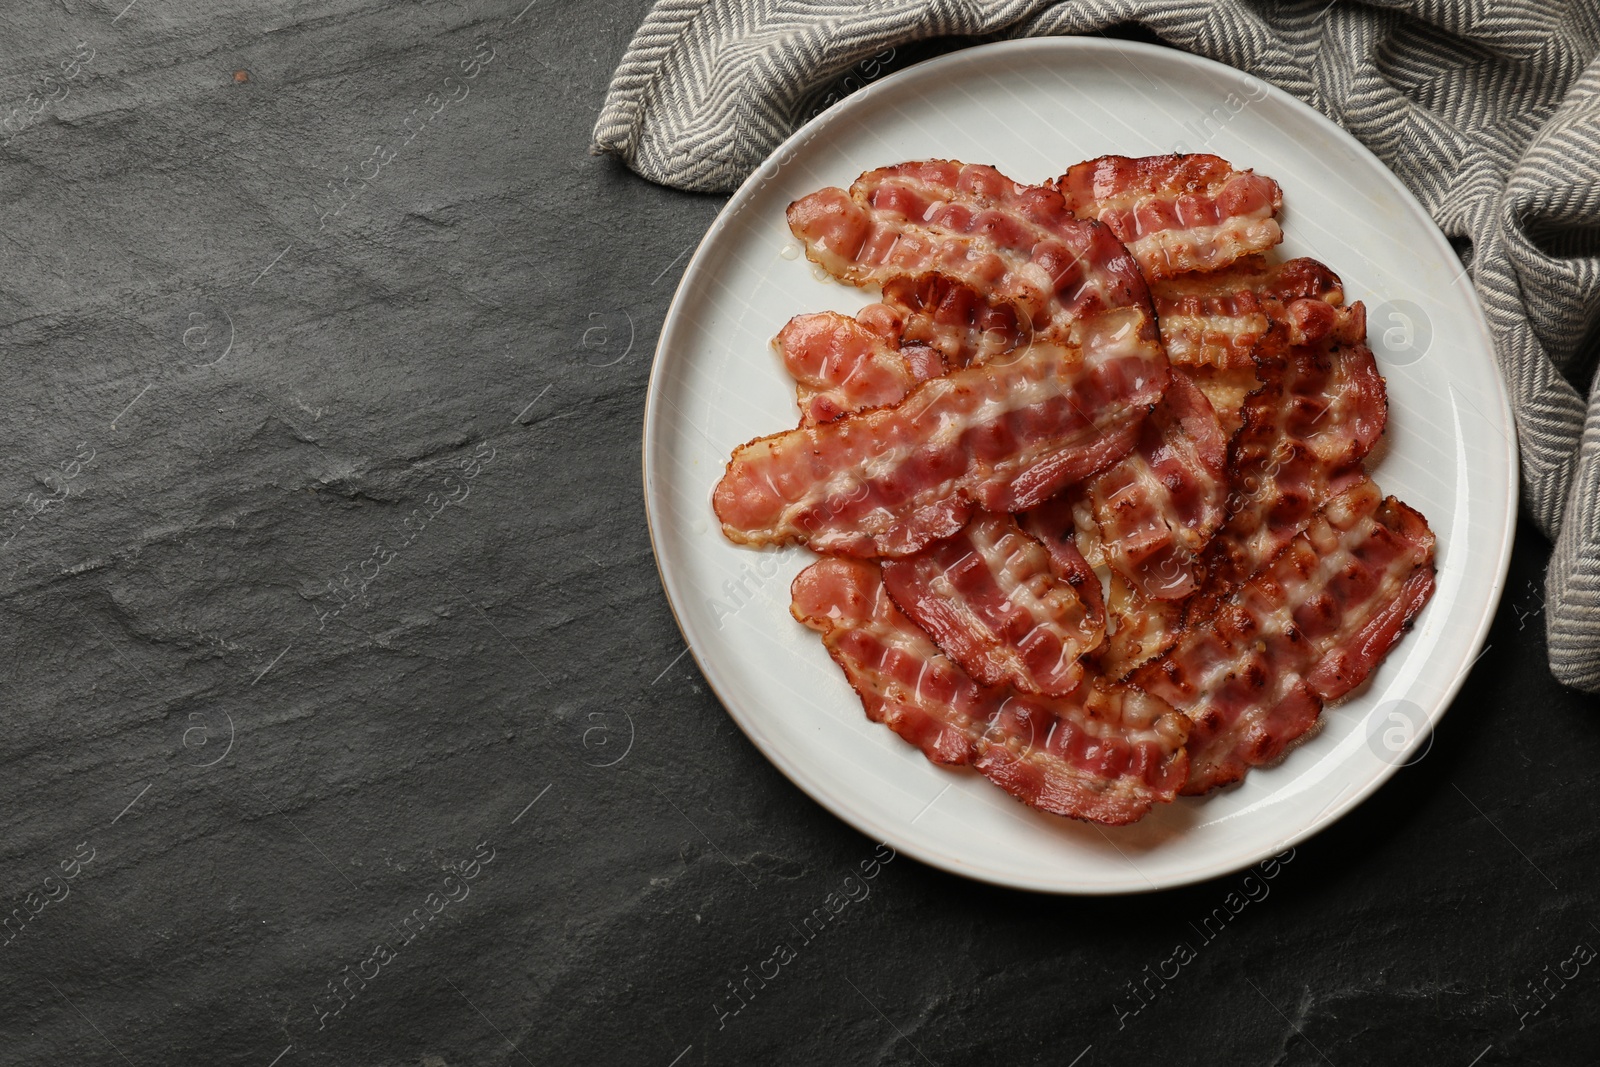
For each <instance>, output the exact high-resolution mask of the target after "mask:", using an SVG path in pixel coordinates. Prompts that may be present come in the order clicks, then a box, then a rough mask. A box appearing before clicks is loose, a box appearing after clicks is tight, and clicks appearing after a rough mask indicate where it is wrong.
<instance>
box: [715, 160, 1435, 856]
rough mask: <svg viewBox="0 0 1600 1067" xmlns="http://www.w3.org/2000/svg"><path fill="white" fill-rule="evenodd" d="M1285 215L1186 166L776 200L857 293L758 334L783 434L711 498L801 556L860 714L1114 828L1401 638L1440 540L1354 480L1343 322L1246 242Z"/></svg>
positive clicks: (963, 176) (1262, 756)
mask: <svg viewBox="0 0 1600 1067" xmlns="http://www.w3.org/2000/svg"><path fill="white" fill-rule="evenodd" d="M1282 203H1283V194H1282V191H1281V190H1280V189H1279V187H1278V185H1277V183H1276V182H1274V181H1272V180H1271V179H1270V178H1267V177H1264V176H1262V175H1258V174H1255V173H1253V172H1252V171H1248V170H1240V169H1237V168H1235V167H1234V166H1233V165H1231V164H1230V163H1228V162H1227V161H1226V160H1223V159H1219V158H1218V157H1216V156H1209V155H1185V156H1155V157H1148V158H1143V159H1130V158H1125V157H1120V156H1106V157H1102V158H1100V159H1096V160H1091V161H1089V162H1087V163H1080V164H1078V165H1076V166H1074V167H1071V168H1070V169H1069V170H1068V171H1067V172H1066V173H1065V174H1063V175H1062V176H1061V177H1060V178H1058V179H1056V180H1055V181H1053V182H1050V183H1047V184H1043V185H1024V184H1021V183H1018V182H1016V181H1013V180H1012V179H1010V178H1008V177H1006V176H1005V175H1003V174H1001V173H1000V172H999V171H997V170H995V169H994V168H993V167H987V166H977V165H971V164H964V163H958V162H954V161H950V160H925V161H916V162H909V163H901V164H897V165H895V166H891V167H884V168H880V169H878V170H873V171H868V172H867V173H865V174H863V175H862V176H861V177H860V178H859V179H857V180H856V182H855V183H854V184H853V185H852V186H851V187H850V188H849V189H847V190H846V189H837V188H828V189H821V190H818V191H817V192H815V193H812V194H810V195H809V196H805V197H802V198H801V199H800V200H797V201H795V203H793V204H791V205H790V206H789V210H788V221H789V227H790V230H791V231H792V232H793V233H794V235H795V237H796V238H798V239H799V240H800V241H801V243H802V244H803V245H804V246H805V249H806V254H807V255H808V257H809V258H810V259H811V260H812V261H813V262H815V263H817V264H819V265H820V266H821V267H823V268H824V269H825V270H826V271H828V272H829V273H830V274H832V275H833V276H834V277H835V278H837V279H839V280H840V281H842V282H845V283H848V284H851V285H855V286H860V287H862V288H875V289H877V290H878V294H879V300H878V302H877V303H873V304H869V305H867V306H866V307H864V308H863V309H862V310H861V311H860V312H858V313H857V314H856V315H854V316H848V315H841V314H838V313H836V312H820V313H803V314H799V315H797V316H796V317H795V318H793V319H791V320H790V322H789V323H788V324H787V325H786V326H784V327H783V329H782V331H781V332H780V333H779V334H778V336H777V338H776V339H775V340H774V348H775V350H776V352H777V354H778V356H779V360H780V362H781V364H782V366H783V367H784V369H785V370H787V371H788V373H789V374H790V376H791V377H792V378H793V379H794V381H795V396H796V402H797V406H798V409H799V417H798V419H797V422H798V425H797V426H796V427H795V428H794V429H788V430H783V429H780V430H779V431H778V432H776V433H773V434H771V435H769V436H766V437H761V438H757V439H756V440H754V441H751V442H750V443H748V444H746V445H742V446H740V447H739V448H738V449H736V450H735V451H734V454H733V457H732V459H731V460H730V461H729V463H728V466H727V470H726V472H725V473H724V475H723V477H722V479H721V481H720V482H719V483H718V484H717V487H716V489H715V491H714V493H713V495H712V505H713V508H714V510H715V511H716V514H717V517H718V519H719V520H720V521H721V523H722V529H723V533H724V534H725V535H726V536H727V537H728V538H729V539H731V540H733V541H735V542H738V543H740V544H745V545H750V546H752V547H761V546H765V545H777V544H790V543H798V544H804V545H806V546H807V547H809V548H811V549H813V550H814V551H816V552H818V553H821V554H822V556H823V558H822V559H821V560H819V561H818V562H816V563H814V564H812V565H811V566H809V567H807V568H806V569H805V570H804V571H802V572H801V574H800V575H799V577H797V578H796V579H795V581H794V585H793V588H792V590H791V593H792V597H793V605H792V608H791V611H792V613H793V615H794V617H795V618H796V619H797V620H799V621H800V622H801V623H803V624H804V625H806V626H808V627H810V628H811V629H813V630H815V631H817V632H818V633H819V634H821V635H822V640H823V643H824V645H825V646H826V647H827V650H828V653H829V655H830V656H832V658H833V659H834V661H835V662H836V663H838V665H839V667H840V668H841V669H842V670H843V672H844V674H845V678H846V679H847V681H848V682H849V684H850V686H851V687H852V688H853V689H854V690H855V691H856V693H857V694H858V695H859V696H860V698H861V701H862V705H863V707H864V708H865V709H866V713H867V716H868V718H870V719H872V720H873V721H874V722H881V723H883V724H885V725H887V726H888V727H889V728H890V729H892V730H893V731H894V732H895V733H897V734H899V735H900V736H901V737H902V738H904V739H905V740H906V741H908V742H910V743H911V744H913V745H916V746H917V747H918V748H919V749H920V750H921V751H922V752H923V754H924V755H926V756H927V758H928V759H929V760H931V761H933V762H935V763H939V764H949V765H960V766H969V767H971V768H973V769H975V770H976V771H977V772H978V773H979V774H981V775H983V776H984V777H986V778H988V779H989V780H990V781H992V782H994V783H995V784H996V785H998V786H999V787H1000V788H1002V789H1004V790H1005V791H1006V792H1008V793H1010V794H1011V795H1012V796H1014V797H1016V798H1017V799H1019V800H1021V801H1023V802H1024V803H1026V804H1029V805H1031V806H1032V807H1034V808H1037V809H1039V810H1041V811H1045V812H1049V813H1052V814H1055V815H1064V816H1069V817H1072V818H1076V819H1084V820H1088V821H1091V822H1098V823H1105V824H1113V825H1120V824H1124V823H1129V822H1133V821H1135V820H1137V819H1139V818H1142V817H1143V816H1144V815H1145V814H1146V813H1148V812H1149V811H1150V810H1151V808H1152V807H1154V806H1155V805H1156V804H1159V803H1165V802H1169V801H1171V800H1172V799H1173V798H1174V797H1175V796H1177V795H1178V794H1179V793H1185V794H1198V793H1204V792H1207V791H1208V790H1211V789H1214V788H1216V787H1218V786H1221V785H1224V784H1227V783H1229V782H1233V781H1237V780H1238V779H1239V778H1241V777H1243V776H1244V774H1245V773H1246V772H1247V771H1248V770H1249V768H1250V767H1252V766H1258V765H1260V764H1263V763H1267V762H1270V761H1273V760H1276V759H1279V758H1282V757H1283V755H1284V753H1285V752H1286V751H1287V750H1288V749H1289V748H1290V747H1291V746H1292V745H1293V744H1294V743H1295V742H1296V741H1297V740H1299V739H1300V738H1301V737H1303V736H1304V735H1306V734H1307V733H1308V732H1309V731H1311V730H1312V729H1313V728H1314V727H1315V726H1316V724H1317V722H1318V719H1319V717H1320V715H1321V714H1322V711H1323V708H1324V705H1325V704H1327V703H1329V702H1332V701H1336V700H1338V699H1340V698H1341V697H1343V696H1345V695H1346V694H1348V693H1349V692H1350V691H1351V690H1352V689H1353V688H1355V687H1356V686H1358V685H1359V684H1361V682H1362V681H1364V680H1365V679H1366V678H1367V677H1368V676H1369V675H1370V674H1371V673H1372V671H1373V670H1374V669H1376V667H1377V666H1378V664H1379V663H1380V662H1381V661H1382V660H1383V658H1384V657H1385V656H1386V655H1387V653H1388V652H1389V650H1390V649H1391V648H1393V647H1394V645H1395V644H1396V643H1398V642H1399V641H1400V639H1401V638H1402V637H1403V636H1404V634H1405V632H1406V630H1407V629H1408V628H1409V627H1410V625H1411V623H1412V621H1413V620H1414V619H1415V618H1416V616H1417V613H1418V612H1420V611H1421V610H1422V608H1423V606H1424V605H1425V604H1426V603H1427V601H1428V599H1429V597H1430V596H1431V595H1432V593H1433V581H1434V580H1433V575H1434V565H1433V559H1434V537H1433V534H1432V532H1431V531H1430V530H1429V529H1428V525H1427V522H1426V520H1424V519H1423V517H1422V516H1421V515H1419V514H1417V512H1415V511H1414V510H1412V509H1411V508H1409V507H1407V506H1406V505H1405V504H1403V503H1401V502H1400V501H1398V500H1396V499H1394V498H1393V497H1384V496H1383V494H1382V493H1381V491H1380V490H1379V489H1378V488H1377V486H1376V485H1375V484H1374V483H1373V482H1372V481H1371V479H1370V478H1369V477H1368V475H1367V473H1366V472H1365V470H1364V469H1363V467H1362V463H1363V460H1364V459H1365V458H1366V456H1367V455H1368V454H1369V453H1370V452H1371V451H1372V449H1373V447H1374V446H1375V444H1376V443H1377V441H1378V439H1379V437H1380V436H1381V435H1382V433H1383V431H1384V428H1385V426H1386V423H1387V419H1388V400H1387V396H1386V394H1385V390H1384V382H1383V377H1382V376H1381V375H1380V374H1379V373H1378V368H1377V365H1376V363H1375V362H1374V360H1373V357H1372V353H1371V351H1370V350H1369V349H1368V348H1367V346H1366V343H1365V340H1366V316H1365V310H1364V309H1363V307H1362V305H1361V304H1360V303H1356V304H1350V305H1346V304H1345V301H1344V286H1343V283H1342V282H1341V281H1340V279H1339V277H1338V275H1337V274H1335V273H1334V272H1333V271H1332V270H1330V269H1329V268H1328V267H1326V266H1324V265H1323V264H1321V263H1318V262H1317V261H1315V260H1312V259H1293V260H1288V261H1279V260H1274V259H1272V258H1271V252H1272V249H1273V248H1274V246H1276V245H1277V244H1278V243H1279V242H1280V241H1281V240H1282V238H1283V234H1282V230H1281V229H1280V228H1279V224H1278V219H1277V216H1278V211H1279V209H1280V208H1281V206H1282Z"/></svg>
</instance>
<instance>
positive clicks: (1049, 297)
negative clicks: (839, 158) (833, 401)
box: [788, 160, 1153, 343]
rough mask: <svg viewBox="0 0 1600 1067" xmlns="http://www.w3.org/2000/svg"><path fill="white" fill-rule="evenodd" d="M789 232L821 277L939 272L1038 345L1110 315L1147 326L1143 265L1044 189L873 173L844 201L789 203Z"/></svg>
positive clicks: (972, 169)
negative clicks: (1014, 315)
mask: <svg viewBox="0 0 1600 1067" xmlns="http://www.w3.org/2000/svg"><path fill="white" fill-rule="evenodd" d="M788 218H789V229H790V230H791V231H792V232H793V233H794V235H795V237H796V238H798V239H799V240H800V241H801V243H803V244H804V245H805V246H806V254H807V255H808V256H809V257H810V258H811V259H812V260H813V261H814V262H816V263H818V264H820V265H821V266H822V267H823V269H825V270H827V271H828V272H829V273H831V274H832V275H834V276H835V277H836V278H839V279H841V280H843V281H847V282H850V283H851V284H854V285H862V286H867V285H878V286H884V285H888V284H890V283H892V282H895V281H899V280H904V279H909V278H920V277H922V276H925V275H929V274H942V275H945V276H947V277H949V278H951V279H953V280H954V281H956V282H958V283H960V284H962V285H965V286H968V287H970V288H971V289H973V290H974V291H975V292H977V293H979V294H981V295H982V296H984V297H985V298H987V299H989V300H990V301H991V302H993V303H995V304H1010V305H1013V306H1015V307H1016V308H1017V309H1018V311H1019V312H1021V315H1022V321H1024V322H1026V323H1028V324H1029V325H1030V326H1031V328H1032V329H1033V330H1034V332H1035V333H1036V334H1037V335H1038V336H1039V337H1041V338H1043V339H1044V340H1048V341H1056V342H1066V343H1076V342H1077V341H1078V334H1077V332H1076V331H1075V330H1074V329H1073V325H1074V323H1076V322H1077V321H1078V320H1080V319H1083V318H1085V317H1089V316H1093V315H1097V314H1099V313H1101V312H1104V311H1107V310H1111V309H1117V308H1138V309H1139V310H1140V311H1141V312H1142V313H1143V314H1144V315H1145V316H1147V317H1150V318H1152V319H1153V312H1152V311H1151V310H1150V297H1149V289H1148V287H1147V286H1146V284H1145V280H1144V276H1143V275H1141V274H1140V273H1139V266H1138V264H1137V263H1135V262H1134V260H1133V258H1132V257H1131V256H1129V254H1128V251H1127V250H1126V249H1125V248H1123V247H1122V245H1121V244H1120V243H1119V242H1118V241H1117V239H1116V237H1114V236H1113V235H1112V234H1111V233H1110V232H1109V231H1108V230H1106V229H1105V227H1103V226H1100V225H1099V224H1098V223H1095V222H1091V221H1084V220H1080V219H1076V218H1074V217H1073V215H1072V213H1071V212H1070V211H1068V210H1067V206H1066V202H1065V201H1064V200H1063V199H1062V197H1061V194H1060V193H1059V192H1057V191H1056V190H1055V189H1052V188H1050V187H1048V186H1029V185H1019V184H1017V183H1016V182H1014V181H1012V180H1011V179H1010V178H1007V177H1006V176H1005V175H1003V174H1001V173H1000V172H999V171H997V170H995V169H994V168H993V167H986V166H977V165H969V164H962V163H956V162H952V161H948V160H930V161H926V162H913V163H902V164H899V165H898V166H894V167H885V168H883V169H881V170H874V171H868V172H867V173H865V174H863V175H862V176H861V177H860V178H858V179H857V180H856V182H855V184H854V185H852V186H851V187H850V191H849V192H848V193H847V192H845V191H844V190H843V189H837V188H827V189H822V190H819V191H818V192H815V193H812V194H810V195H809V196H805V197H802V198H801V199H799V200H796V201H795V202H794V203H793V204H790V205H789V210H788Z"/></svg>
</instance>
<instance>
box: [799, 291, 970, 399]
mask: <svg viewBox="0 0 1600 1067" xmlns="http://www.w3.org/2000/svg"><path fill="white" fill-rule="evenodd" d="M900 332H901V318H900V316H899V314H898V313H896V312H895V311H894V309H892V308H889V307H887V306H884V305H875V306H873V307H869V308H867V309H865V310H864V311H862V313H861V314H860V315H858V316H856V318H851V317H850V316H848V315H840V314H838V313H837V312H832V311H824V312H821V313H819V314H815V315H796V316H795V317H794V318H792V319H790V320H789V322H788V325H786V326H784V328H783V329H782V330H781V331H779V333H778V336H777V337H776V338H774V340H773V342H772V344H773V347H774V348H775V349H776V350H777V352H778V355H779V357H780V358H781V359H782V360H783V365H784V367H785V368H787V369H788V371H789V373H790V374H791V375H793V376H794V380H795V382H796V383H797V384H796V392H797V396H798V400H799V404H800V415H801V420H802V422H804V423H808V424H809V423H818V422H828V421H830V420H833V419H836V418H838V417H839V416H840V415H843V414H846V413H848V412H852V411H861V410H863V409H865V408H871V407H880V406H882V405H884V404H894V403H898V402H899V401H900V400H902V399H903V398H904V397H905V395H906V394H907V393H909V392H910V391H911V390H912V389H913V388H915V387H916V384H917V383H918V382H921V381H926V380H927V379H929V378H936V377H938V376H939V375H941V374H943V373H944V360H943V359H941V358H940V356H939V354H938V353H937V352H936V351H934V350H933V349H931V348H928V347H927V346H923V345H908V346H905V347H901V345H900Z"/></svg>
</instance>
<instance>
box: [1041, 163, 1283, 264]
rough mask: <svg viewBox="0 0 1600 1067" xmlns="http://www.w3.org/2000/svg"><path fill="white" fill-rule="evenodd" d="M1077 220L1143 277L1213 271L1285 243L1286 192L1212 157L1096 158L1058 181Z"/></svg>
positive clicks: (1268, 181)
mask: <svg viewBox="0 0 1600 1067" xmlns="http://www.w3.org/2000/svg"><path fill="white" fill-rule="evenodd" d="M1056 187H1057V188H1058V189H1060V190H1061V192H1062V193H1063V194H1065V196H1066V198H1067V204H1068V206H1069V207H1070V208H1071V210H1072V211H1073V212H1074V213H1075V214H1076V215H1077V216H1078V217H1079V218H1085V219H1098V220H1100V221H1101V222H1103V223H1105V224H1106V225H1107V226H1109V227H1110V228H1111V231H1112V232H1113V233H1115V234H1116V235H1117V238H1118V239H1119V240H1121V241H1122V243H1123V244H1125V245H1127V247H1128V251H1129V252H1132V253H1133V257H1134V259H1136V260H1138V261H1139V266H1140V267H1141V268H1142V269H1143V270H1144V274H1145V277H1147V278H1169V277H1171V276H1172V275H1174V274H1182V273H1183V272H1185V271H1191V270H1218V269H1220V268H1222V267H1226V266H1227V265H1228V264H1230V263H1232V262H1234V261H1235V260H1237V259H1239V258H1240V257H1242V256H1246V255H1250V254H1251V253H1255V252H1264V251H1266V250H1267V249H1269V248H1271V247H1272V246H1273V245H1275V244H1277V243H1278V242H1279V241H1281V240H1283V231H1282V230H1281V229H1279V228H1278V222H1277V218H1276V216H1277V214H1278V209H1279V208H1281V207H1282V206H1283V190H1282V189H1280V188H1279V187H1278V183H1277V182H1275V181H1273V180H1272V179H1271V178H1267V177H1263V176H1262V175H1259V174H1256V173H1254V172H1252V171H1248V170H1245V171H1236V170H1234V169H1233V166H1232V164H1230V163H1229V162H1228V161H1227V160H1225V159H1221V158H1219V157H1217V156H1211V155H1172V156H1145V157H1143V158H1140V159H1130V158H1128V157H1127V156H1101V157H1100V158H1099V159H1092V160H1089V161H1088V162H1086V163H1079V164H1078V165H1077V166H1075V167H1073V168H1072V169H1070V170H1068V171H1067V173H1066V174H1064V175H1062V176H1061V177H1060V178H1059V179H1057V181H1056Z"/></svg>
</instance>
